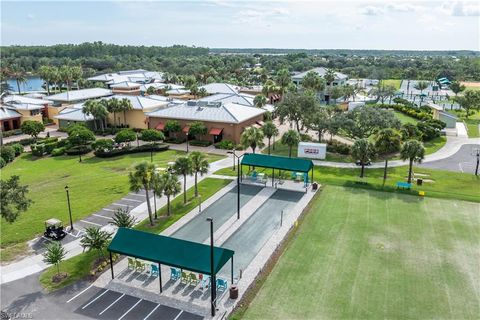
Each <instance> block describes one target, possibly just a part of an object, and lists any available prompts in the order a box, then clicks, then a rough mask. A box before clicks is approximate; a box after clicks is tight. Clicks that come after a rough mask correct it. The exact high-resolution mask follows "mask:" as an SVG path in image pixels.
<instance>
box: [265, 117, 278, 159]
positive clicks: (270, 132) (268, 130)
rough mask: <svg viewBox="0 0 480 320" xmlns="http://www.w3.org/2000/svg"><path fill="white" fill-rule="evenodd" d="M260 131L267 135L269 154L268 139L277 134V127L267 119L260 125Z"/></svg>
mask: <svg viewBox="0 0 480 320" xmlns="http://www.w3.org/2000/svg"><path fill="white" fill-rule="evenodd" d="M262 131H263V134H264V135H265V137H267V139H268V154H269V155H270V140H271V139H272V137H275V136H277V135H278V128H277V126H276V125H275V124H274V123H273V122H272V121H267V122H265V124H264V125H263V126H262Z"/></svg>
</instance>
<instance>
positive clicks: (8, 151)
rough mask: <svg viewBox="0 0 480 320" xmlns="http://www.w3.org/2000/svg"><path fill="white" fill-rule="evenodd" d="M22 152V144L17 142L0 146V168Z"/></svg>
mask: <svg viewBox="0 0 480 320" xmlns="http://www.w3.org/2000/svg"><path fill="white" fill-rule="evenodd" d="M22 152H23V146H22V145H21V144H19V143H15V144H12V145H9V146H7V145H5V146H2V147H1V148H0V159H1V160H2V161H0V168H3V167H5V166H6V165H7V163H9V162H12V161H13V160H14V159H15V157H18V156H19V155H21V154H22Z"/></svg>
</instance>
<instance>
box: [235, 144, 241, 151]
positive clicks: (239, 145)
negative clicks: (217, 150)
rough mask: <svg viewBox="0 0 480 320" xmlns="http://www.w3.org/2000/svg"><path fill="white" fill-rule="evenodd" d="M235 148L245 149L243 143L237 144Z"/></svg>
mask: <svg viewBox="0 0 480 320" xmlns="http://www.w3.org/2000/svg"><path fill="white" fill-rule="evenodd" d="M235 150H243V145H241V144H240V143H239V144H237V146H236V147H235Z"/></svg>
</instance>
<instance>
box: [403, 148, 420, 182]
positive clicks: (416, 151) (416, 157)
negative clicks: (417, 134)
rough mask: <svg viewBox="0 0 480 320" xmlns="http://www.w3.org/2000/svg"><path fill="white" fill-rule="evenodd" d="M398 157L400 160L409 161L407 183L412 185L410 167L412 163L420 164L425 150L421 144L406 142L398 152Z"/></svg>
mask: <svg viewBox="0 0 480 320" xmlns="http://www.w3.org/2000/svg"><path fill="white" fill-rule="evenodd" d="M400 157H401V158H402V160H407V159H408V161H409V168H408V183H412V167H413V163H414V162H418V163H421V162H422V160H423V158H424V157H425V148H424V147H423V144H422V143H421V142H420V141H418V140H408V141H407V142H405V143H404V144H403V146H402V150H401V151H400Z"/></svg>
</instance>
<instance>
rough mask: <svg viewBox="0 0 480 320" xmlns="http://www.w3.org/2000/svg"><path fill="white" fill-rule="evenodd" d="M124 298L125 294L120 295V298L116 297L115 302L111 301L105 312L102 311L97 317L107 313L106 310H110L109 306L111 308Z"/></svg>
mask: <svg viewBox="0 0 480 320" xmlns="http://www.w3.org/2000/svg"><path fill="white" fill-rule="evenodd" d="M124 296H125V293H124V294H122V295H121V296H120V297H118V298H117V300H115V301H113V302H112V303H111V304H110V305H109V306H108V307H107V308H106V309H105V310H103V311H102V312H100V313H99V314H98V315H102V314H103V313H104V312H105V311H107V310H108V309H110V307H111V306H113V305H114V304H115V303H117V302H118V300H120V299H122V298H123V297H124Z"/></svg>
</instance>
